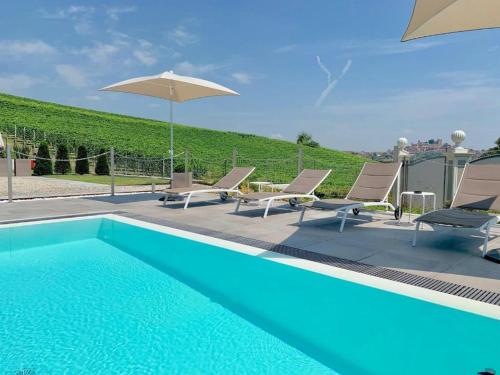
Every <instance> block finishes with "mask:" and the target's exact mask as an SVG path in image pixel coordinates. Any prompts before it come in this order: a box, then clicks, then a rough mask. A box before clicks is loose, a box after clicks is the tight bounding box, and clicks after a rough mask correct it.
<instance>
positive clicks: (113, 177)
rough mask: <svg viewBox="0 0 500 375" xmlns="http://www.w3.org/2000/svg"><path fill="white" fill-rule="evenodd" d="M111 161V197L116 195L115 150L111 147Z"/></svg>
mask: <svg viewBox="0 0 500 375" xmlns="http://www.w3.org/2000/svg"><path fill="white" fill-rule="evenodd" d="M109 159H110V163H111V196H112V197H114V195H115V149H114V147H111V149H110V150H109Z"/></svg>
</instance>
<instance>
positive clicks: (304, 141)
mask: <svg viewBox="0 0 500 375" xmlns="http://www.w3.org/2000/svg"><path fill="white" fill-rule="evenodd" d="M297 144H298V145H304V146H308V147H319V143H318V142H316V141H314V140H313V139H312V136H311V134H309V133H306V132H302V133H299V135H298V136H297Z"/></svg>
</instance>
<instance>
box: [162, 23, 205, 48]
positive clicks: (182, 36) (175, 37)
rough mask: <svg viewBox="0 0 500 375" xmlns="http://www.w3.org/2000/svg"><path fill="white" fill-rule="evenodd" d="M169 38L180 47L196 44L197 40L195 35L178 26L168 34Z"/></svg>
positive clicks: (182, 26) (184, 27)
mask: <svg viewBox="0 0 500 375" xmlns="http://www.w3.org/2000/svg"><path fill="white" fill-rule="evenodd" d="M168 35H169V38H170V39H171V40H172V41H174V42H175V43H177V44H178V45H179V46H181V47H185V46H187V45H188V44H194V43H197V42H198V40H199V38H198V36H197V35H196V34H194V33H192V32H190V31H188V30H187V28H186V26H184V25H179V26H177V27H176V28H175V29H173V30H172V31H170V32H169V34H168Z"/></svg>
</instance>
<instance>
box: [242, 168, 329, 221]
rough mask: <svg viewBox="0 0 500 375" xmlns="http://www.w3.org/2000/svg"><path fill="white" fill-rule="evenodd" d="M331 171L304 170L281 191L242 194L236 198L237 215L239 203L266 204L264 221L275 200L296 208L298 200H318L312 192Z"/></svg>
mask: <svg viewBox="0 0 500 375" xmlns="http://www.w3.org/2000/svg"><path fill="white" fill-rule="evenodd" d="M331 171H332V170H331V169H328V170H320V169H304V170H303V171H302V172H300V174H299V175H298V176H297V177H295V179H294V180H293V181H292V182H291V183H290V185H288V186H287V187H286V188H285V189H283V190H282V191H279V192H278V191H276V192H260V193H250V194H244V195H242V196H239V197H237V198H238V202H237V204H236V209H235V210H234V212H235V213H237V212H238V211H239V210H240V205H241V203H242V202H243V203H257V204H258V205H259V206H260V205H261V204H262V203H264V202H266V203H267V204H266V209H265V211H264V215H263V216H262V217H263V218H264V219H265V218H266V217H267V214H268V213H269V209H270V208H271V205H272V204H273V202H274V201H276V200H288V203H289V204H290V206H296V205H297V203H298V200H299V199H302V198H308V199H313V200H318V199H319V198H318V197H316V196H315V195H314V190H316V188H317V187H318V186H319V185H320V184H321V183H322V182H323V181H324V180H325V178H326V177H328V175H329V174H330V172H331Z"/></svg>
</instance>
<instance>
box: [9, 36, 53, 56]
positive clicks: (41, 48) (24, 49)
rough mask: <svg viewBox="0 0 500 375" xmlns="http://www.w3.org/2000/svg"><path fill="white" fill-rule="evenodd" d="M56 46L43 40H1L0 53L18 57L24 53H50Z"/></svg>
mask: <svg viewBox="0 0 500 375" xmlns="http://www.w3.org/2000/svg"><path fill="white" fill-rule="evenodd" d="M55 52H56V48H55V47H53V46H52V45H50V44H48V43H46V42H44V41H43V40H29V41H23V40H4V41H0V55H4V56H9V57H17V56H24V55H50V54H53V53H55Z"/></svg>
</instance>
